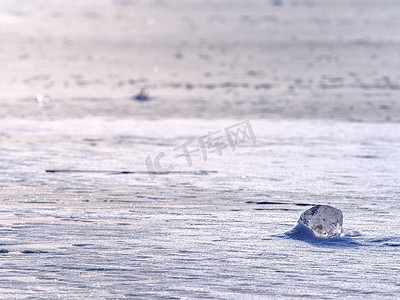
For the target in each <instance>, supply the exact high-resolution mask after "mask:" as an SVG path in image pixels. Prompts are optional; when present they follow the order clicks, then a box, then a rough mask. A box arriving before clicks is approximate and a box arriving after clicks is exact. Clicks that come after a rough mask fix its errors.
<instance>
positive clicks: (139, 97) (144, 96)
mask: <svg viewBox="0 0 400 300" xmlns="http://www.w3.org/2000/svg"><path fill="white" fill-rule="evenodd" d="M133 98H134V99H135V100H139V101H145V100H149V98H150V96H149V92H148V91H147V90H146V89H145V88H142V89H141V90H140V92H139V93H138V94H137V95H136V96H134V97H133Z"/></svg>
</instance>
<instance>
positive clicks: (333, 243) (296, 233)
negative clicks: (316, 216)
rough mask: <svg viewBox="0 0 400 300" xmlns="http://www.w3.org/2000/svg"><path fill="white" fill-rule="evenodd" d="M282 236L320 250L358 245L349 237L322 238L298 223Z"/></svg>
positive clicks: (358, 244)
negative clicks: (320, 248)
mask: <svg viewBox="0 0 400 300" xmlns="http://www.w3.org/2000/svg"><path fill="white" fill-rule="evenodd" d="M284 236H285V237H286V238H289V239H293V240H300V241H304V242H306V243H308V244H310V245H313V246H316V247H322V248H357V247H359V246H361V244H360V243H357V242H356V241H354V240H353V239H352V238H351V237H346V236H345V237H337V238H322V237H318V236H317V235H315V233H314V232H313V231H312V230H311V229H310V228H308V227H307V226H305V225H303V224H302V223H298V224H297V225H296V227H294V228H293V229H292V230H290V231H288V232H285V234H284Z"/></svg>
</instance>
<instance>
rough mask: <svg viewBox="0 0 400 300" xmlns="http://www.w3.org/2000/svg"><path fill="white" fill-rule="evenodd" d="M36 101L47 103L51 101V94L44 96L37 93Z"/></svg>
mask: <svg viewBox="0 0 400 300" xmlns="http://www.w3.org/2000/svg"><path fill="white" fill-rule="evenodd" d="M36 101H37V102H39V103H43V102H45V103H47V102H50V98H49V96H44V95H42V94H36Z"/></svg>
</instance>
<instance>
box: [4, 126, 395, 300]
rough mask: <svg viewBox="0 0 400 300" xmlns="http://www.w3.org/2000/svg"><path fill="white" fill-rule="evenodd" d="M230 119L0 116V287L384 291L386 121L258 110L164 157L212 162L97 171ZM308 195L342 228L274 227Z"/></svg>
mask: <svg viewBox="0 0 400 300" xmlns="http://www.w3.org/2000/svg"><path fill="white" fill-rule="evenodd" d="M237 121H239V120H223V121H207V122H204V120H186V121H185V120H163V121H145V120H141V121H133V120H114V121H112V120H110V119H107V120H105V119H98V118H97V119H94V118H92V119H85V120H60V121H32V120H30V121H29V120H25V121H22V120H19V121H18V122H16V121H15V120H2V121H0V124H1V128H2V131H1V132H0V134H1V136H2V148H1V155H2V164H3V171H2V176H3V182H2V190H1V197H2V201H1V208H0V209H1V210H0V213H1V220H2V221H1V228H0V230H1V232H2V237H1V244H2V245H1V249H3V250H2V251H3V252H4V253H2V254H1V258H2V265H1V269H0V273H1V276H2V278H3V279H2V280H1V290H0V295H1V297H2V298H7V297H9V298H14V297H17V298H18V297H22V296H24V295H27V296H28V295H34V296H35V297H45V298H56V297H61V298H71V297H72V296H76V297H79V298H83V297H90V298H99V297H100V298H109V299H111V298H124V297H126V298H141V297H142V298H168V299H170V298H174V297H175V298H186V299H190V298H192V299H194V298H215V299H227V298H229V299H238V298H239V299H240V298H243V299H248V298H251V297H252V298H255V299H265V297H266V296H269V297H278V298H287V297H297V296H299V295H300V296H310V297H314V298H337V297H344V296H354V297H357V298H361V297H364V296H371V295H374V296H375V297H379V298H393V297H394V296H395V295H396V294H398V293H399V284H400V281H399V280H400V278H399V274H400V272H399V263H400V262H399V257H398V255H397V254H398V249H399V246H400V238H399V235H398V232H399V229H400V224H399V219H398V215H399V212H400V207H399V201H398V200H399V199H398V197H397V195H398V194H399V192H400V190H399V185H398V178H399V175H400V174H399V170H398V168H397V166H398V165H399V161H400V152H399V149H400V147H399V146H400V145H399V140H400V125H397V124H354V123H332V122H321V121H320V122H316V121H313V122H309V121H280V122H271V121H260V120H256V121H252V123H251V124H252V127H253V130H254V133H255V135H256V136H257V143H256V144H255V145H253V144H252V143H249V142H248V141H246V142H244V143H243V144H241V145H238V148H237V149H236V150H235V151H234V152H231V150H229V149H227V148H226V149H224V150H225V152H224V153H223V154H222V155H221V156H218V155H217V153H214V154H210V156H209V158H208V160H207V161H206V162H204V161H203V160H202V159H201V158H200V157H198V158H199V159H197V160H196V159H194V160H193V166H192V167H191V168H188V167H187V165H186V162H185V161H183V163H182V164H179V162H178V161H177V160H174V159H171V160H170V163H171V164H175V167H176V168H175V170H178V171H179V170H185V171H188V172H189V171H199V170H203V171H205V170H208V171H217V173H211V172H209V173H208V174H207V173H206V172H197V173H196V174H197V175H195V174H194V173H193V174H191V173H190V172H189V173H182V174H179V173H173V174H164V175H159V176H157V177H156V178H155V179H154V180H151V179H150V177H149V176H148V174H146V172H144V173H138V174H129V173H127V174H121V173H116V172H111V171H110V170H114V171H117V170H119V171H121V170H125V171H133V170H136V171H145V170H146V166H145V163H144V160H145V157H146V156H147V155H153V154H154V153H157V152H159V151H165V153H166V154H168V153H169V151H170V150H171V149H172V148H174V147H176V146H178V145H180V144H182V143H183V142H184V141H185V140H187V138H189V137H197V136H200V135H202V134H206V133H207V132H208V131H213V130H214V131H215V130H219V129H222V128H224V127H227V126H230V125H232V124H235V123H236V122H237ZM66 123H68V126H67V124H66ZM89 124H90V126H89ZM5 128H7V130H8V132H12V135H8V134H7V132H6V130H5ZM143 128H147V135H144V134H143V132H144V131H143V130H144V129H143ZM171 129H173V130H171ZM345 129H346V130H345ZM99 132H100V133H99ZM161 137H165V138H164V139H161ZM94 144H95V145H94ZM165 164H168V163H167V161H166V162H165ZM50 168H53V169H69V170H82V169H86V170H92V171H94V170H97V171H101V170H104V171H106V170H109V171H108V172H86V173H84V172H81V173H79V172H78V173H73V172H71V173H62V172H61V173H45V170H46V169H50ZM320 203H323V204H330V205H332V206H334V207H336V208H340V209H341V210H342V212H343V217H344V221H343V227H344V236H343V237H342V238H337V239H328V240H320V239H315V238H313V237H310V236H307V235H305V234H303V233H302V232H296V234H294V235H293V234H292V235H291V234H288V232H290V230H291V229H292V228H293V227H295V225H296V223H297V220H298V219H299V217H300V214H301V213H302V212H303V211H304V210H306V209H307V208H310V207H311V206H312V205H313V204H320Z"/></svg>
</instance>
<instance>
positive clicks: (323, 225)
mask: <svg viewBox="0 0 400 300" xmlns="http://www.w3.org/2000/svg"><path fill="white" fill-rule="evenodd" d="M298 223H301V224H303V225H305V226H307V227H308V228H310V229H311V230H312V231H313V232H314V233H315V235H316V236H318V237H323V238H333V237H340V234H341V233H342V225H343V214H342V211H341V210H340V209H337V208H334V207H332V206H329V205H315V206H313V207H311V208H310V209H308V210H306V211H305V212H303V213H302V214H301V216H300V219H299V221H298Z"/></svg>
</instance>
